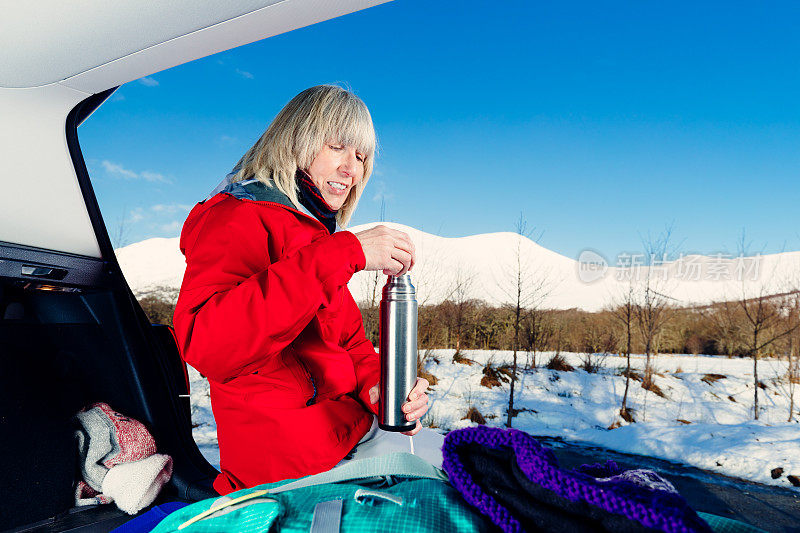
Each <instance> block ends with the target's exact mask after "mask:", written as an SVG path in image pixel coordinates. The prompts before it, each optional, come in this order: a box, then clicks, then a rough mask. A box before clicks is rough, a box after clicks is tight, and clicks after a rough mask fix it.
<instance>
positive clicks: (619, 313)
mask: <svg viewBox="0 0 800 533" xmlns="http://www.w3.org/2000/svg"><path fill="white" fill-rule="evenodd" d="M611 316H612V317H614V318H615V319H616V320H617V321H618V322H619V323H621V324H622V326H623V328H624V330H625V392H624V394H623V395H622V405H621V406H620V408H619V416H621V417H622V419H623V420H626V421H627V422H634V421H635V420H634V418H633V414H632V413H631V412H630V410H629V409H628V389H629V388H630V382H631V343H632V338H633V335H632V333H633V331H632V330H633V327H634V322H635V320H636V302H635V300H634V295H633V279H632V278H629V282H628V287H627V290H626V291H625V292H624V293H623V296H622V298H621V299H620V300H619V304H618V305H617V306H616V307H614V308H612V309H611Z"/></svg>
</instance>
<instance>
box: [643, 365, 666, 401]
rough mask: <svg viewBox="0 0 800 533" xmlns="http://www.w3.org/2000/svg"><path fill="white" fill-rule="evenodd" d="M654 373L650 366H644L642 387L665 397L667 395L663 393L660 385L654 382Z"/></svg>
mask: <svg viewBox="0 0 800 533" xmlns="http://www.w3.org/2000/svg"><path fill="white" fill-rule="evenodd" d="M655 375H656V374H655V372H654V371H653V369H652V368H645V370H644V376H643V377H642V388H643V389H645V390H649V391H650V392H652V393H653V394H655V395H656V396H660V397H662V398H666V397H667V395H666V394H664V391H662V390H661V387H659V386H658V385H657V384H656V380H655Z"/></svg>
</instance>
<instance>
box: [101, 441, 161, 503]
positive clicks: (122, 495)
mask: <svg viewBox="0 0 800 533" xmlns="http://www.w3.org/2000/svg"><path fill="white" fill-rule="evenodd" d="M171 476H172V457H170V456H169V455H162V454H158V453H156V454H153V455H151V456H150V457H147V458H146V459H142V460H140V461H132V462H129V463H121V464H118V465H117V466H115V467H113V468H111V469H110V470H109V471H108V473H107V474H106V477H105V478H104V479H103V494H104V495H105V496H108V497H110V498H113V500H114V502H115V503H116V504H117V506H118V507H119V508H120V509H122V510H123V511H125V512H126V513H128V514H136V513H138V512H139V511H141V510H142V509H144V508H145V507H147V506H148V505H150V504H151V503H153V501H154V500H155V499H156V496H158V493H159V491H161V487H163V486H164V484H165V483H166V482H167V481H169V478H170V477H171Z"/></svg>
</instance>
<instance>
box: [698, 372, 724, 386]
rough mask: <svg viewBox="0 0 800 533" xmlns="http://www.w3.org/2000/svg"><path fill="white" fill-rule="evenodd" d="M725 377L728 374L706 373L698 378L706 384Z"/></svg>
mask: <svg viewBox="0 0 800 533" xmlns="http://www.w3.org/2000/svg"><path fill="white" fill-rule="evenodd" d="M727 377H728V376H726V375H723V374H706V375H704V376H703V377H702V378H700V381H702V382H704V383H707V384H708V385H711V384H713V383H716V382H717V381H719V380H721V379H725V378H727Z"/></svg>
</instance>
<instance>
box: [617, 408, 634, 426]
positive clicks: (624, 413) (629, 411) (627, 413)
mask: <svg viewBox="0 0 800 533" xmlns="http://www.w3.org/2000/svg"><path fill="white" fill-rule="evenodd" d="M633 415H634V409H633V407H626V408H625V409H620V410H619V416H621V417H622V419H623V420H624V421H625V422H627V423H629V424H633V423H634V422H636V418H634V416H633Z"/></svg>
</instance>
